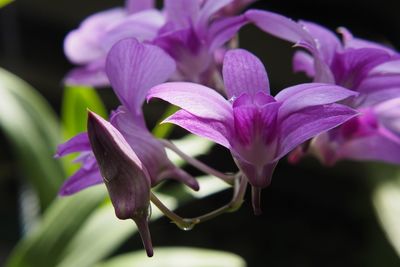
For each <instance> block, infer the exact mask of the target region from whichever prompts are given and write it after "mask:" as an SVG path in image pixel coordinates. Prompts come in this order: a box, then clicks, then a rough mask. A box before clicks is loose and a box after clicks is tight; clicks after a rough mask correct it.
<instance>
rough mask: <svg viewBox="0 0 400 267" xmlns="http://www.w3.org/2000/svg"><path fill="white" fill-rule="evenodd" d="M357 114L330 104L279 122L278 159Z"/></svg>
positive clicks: (303, 110)
mask: <svg viewBox="0 0 400 267" xmlns="http://www.w3.org/2000/svg"><path fill="white" fill-rule="evenodd" d="M356 115H357V113H356V111H354V110H353V109H350V108H348V107H346V106H343V105H338V104H330V105H323V106H311V107H306V108H304V109H302V110H299V111H298V112H295V113H292V114H290V115H289V116H287V117H286V118H284V119H283V120H280V121H278V125H279V126H278V127H279V131H280V134H279V136H281V139H280V141H279V146H278V147H279V152H278V153H277V157H276V159H279V158H281V157H283V156H284V155H286V154H287V153H289V152H290V151H291V150H292V149H294V148H295V147H296V146H298V145H300V144H302V143H303V142H305V141H307V140H308V139H310V138H312V137H314V136H316V135H318V134H320V133H323V132H325V131H328V130H330V129H332V128H334V127H336V126H338V125H340V124H342V123H344V122H345V121H347V120H349V119H351V118H353V117H354V116H356Z"/></svg>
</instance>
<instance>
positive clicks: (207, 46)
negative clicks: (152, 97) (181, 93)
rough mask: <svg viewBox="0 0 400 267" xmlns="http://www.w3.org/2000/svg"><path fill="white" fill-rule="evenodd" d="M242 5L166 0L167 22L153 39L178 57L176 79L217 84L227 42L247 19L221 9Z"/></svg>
mask: <svg viewBox="0 0 400 267" xmlns="http://www.w3.org/2000/svg"><path fill="white" fill-rule="evenodd" d="M238 5H240V4H239V3H237V1H234V0H202V1H199V0H165V14H166V19H167V22H166V24H165V25H164V27H163V28H162V29H161V30H160V32H159V35H158V36H157V38H155V39H154V40H153V43H154V44H156V45H158V46H160V47H161V48H163V49H164V50H165V51H166V52H167V53H168V54H169V55H171V56H172V57H173V58H174V59H175V61H176V63H177V72H176V73H175V75H174V77H172V80H179V81H191V82H198V83H202V84H208V85H214V84H215V82H214V80H215V77H214V76H215V75H216V74H218V73H219V72H218V63H219V62H218V58H219V55H220V54H221V53H222V54H223V53H224V51H225V47H224V44H225V43H226V42H228V41H229V40H231V39H232V38H233V37H234V36H235V34H236V33H237V31H238V30H239V29H240V28H241V27H242V26H244V25H245V24H246V23H247V20H246V18H245V17H244V16H243V15H241V16H234V17H221V13H220V12H223V10H224V8H234V7H237V6H238Z"/></svg>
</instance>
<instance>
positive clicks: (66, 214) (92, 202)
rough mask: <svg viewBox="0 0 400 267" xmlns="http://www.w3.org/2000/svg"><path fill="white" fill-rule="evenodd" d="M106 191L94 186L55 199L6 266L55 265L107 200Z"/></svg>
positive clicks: (103, 188)
mask: <svg viewBox="0 0 400 267" xmlns="http://www.w3.org/2000/svg"><path fill="white" fill-rule="evenodd" d="M106 194H107V193H106V190H105V187H104V186H95V187H92V188H89V189H86V190H84V191H81V192H79V193H78V194H75V195H73V196H70V197H64V198H58V199H56V200H55V201H54V202H53V203H52V205H51V206H50V207H49V208H48V209H47V211H46V212H45V214H44V215H43V217H42V220H41V221H40V222H39V224H38V225H37V227H36V228H35V229H34V230H33V231H32V232H30V233H29V234H28V236H26V237H25V238H24V239H22V241H20V242H19V243H18V245H17V247H16V248H15V249H14V250H13V252H12V254H11V256H10V258H9V260H8V263H7V265H6V266H7V267H25V266H26V267H36V266H37V267H53V266H55V265H56V264H57V263H58V262H59V260H60V258H61V255H63V254H64V253H65V248H66V247H67V245H68V244H69V242H70V241H71V239H72V238H73V237H74V236H75V234H76V233H77V232H78V230H79V229H80V228H81V226H82V224H83V223H84V222H85V221H86V220H87V218H88V216H89V215H90V214H91V213H92V212H93V211H94V210H96V208H97V207H98V206H99V204H100V203H102V202H103V201H104V198H105V196H106ZM111 214H113V213H111ZM94 240H95V237H93V240H92V241H94ZM83 253H84V251H83ZM77 266H79V265H77Z"/></svg>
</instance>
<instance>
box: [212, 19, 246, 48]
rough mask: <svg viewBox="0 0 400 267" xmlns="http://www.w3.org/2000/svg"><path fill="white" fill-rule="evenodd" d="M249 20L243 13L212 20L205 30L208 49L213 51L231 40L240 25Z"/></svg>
mask: <svg viewBox="0 0 400 267" xmlns="http://www.w3.org/2000/svg"><path fill="white" fill-rule="evenodd" d="M248 22H249V21H248V20H247V18H246V17H245V16H244V15H241V16H236V17H229V18H222V19H220V20H217V21H215V22H213V23H212V24H211V25H210V27H209V29H208V30H207V35H208V37H207V40H208V43H209V51H215V50H216V49H217V48H219V47H221V46H222V45H223V44H225V43H226V42H228V41H229V40H231V39H232V38H233V37H234V36H235V34H236V33H237V32H238V31H239V29H240V28H241V27H243V26H244V25H246V24H247V23H248Z"/></svg>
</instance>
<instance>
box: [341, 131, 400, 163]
mask: <svg viewBox="0 0 400 267" xmlns="http://www.w3.org/2000/svg"><path fill="white" fill-rule="evenodd" d="M337 158H338V159H343V158H347V159H355V160H377V161H385V162H389V163H393V164H400V144H399V143H398V142H393V140H390V139H388V138H386V137H384V136H382V135H380V134H379V133H376V134H373V135H370V136H366V137H364V138H357V139H353V140H351V141H348V142H346V143H345V144H343V145H342V146H340V148H339V149H338V152H337Z"/></svg>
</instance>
